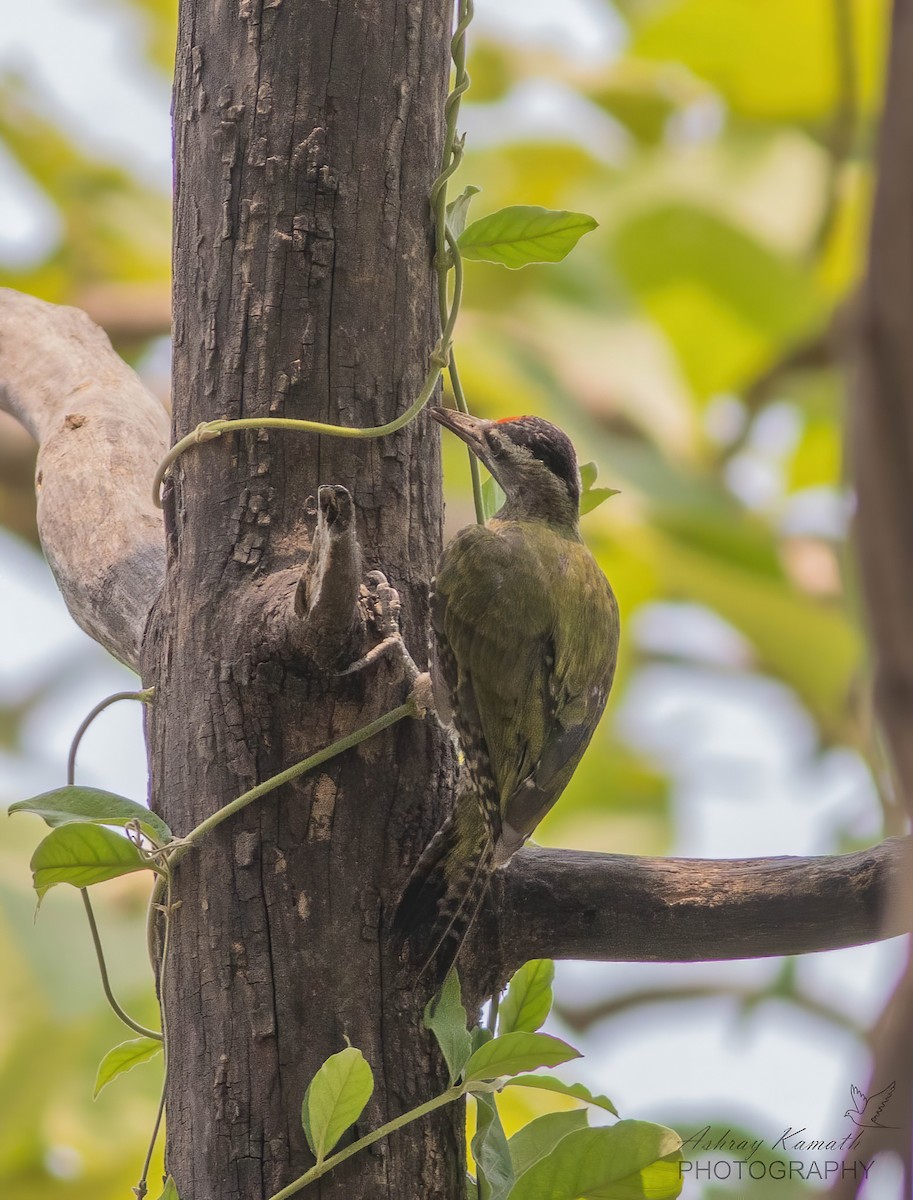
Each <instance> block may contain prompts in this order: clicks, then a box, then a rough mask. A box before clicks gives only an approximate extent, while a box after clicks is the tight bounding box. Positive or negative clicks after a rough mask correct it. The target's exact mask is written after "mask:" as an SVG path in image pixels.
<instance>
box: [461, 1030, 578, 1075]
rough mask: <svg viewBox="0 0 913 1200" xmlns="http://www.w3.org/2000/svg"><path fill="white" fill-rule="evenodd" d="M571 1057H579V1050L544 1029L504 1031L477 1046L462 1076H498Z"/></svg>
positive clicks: (552, 1063) (565, 1060) (513, 1073)
mask: <svg viewBox="0 0 913 1200" xmlns="http://www.w3.org/2000/svg"><path fill="white" fill-rule="evenodd" d="M572 1058H580V1051H579V1050H575V1049H574V1047H573V1046H569V1045H568V1044H567V1042H562V1041H561V1039H560V1038H556V1037H551V1036H550V1035H549V1034H547V1033H505V1034H504V1035H503V1036H501V1037H496V1038H492V1040H491V1041H490V1042H486V1043H485V1045H484V1046H480V1047H479V1049H478V1050H476V1052H475V1053H474V1054H473V1055H472V1057H471V1058H470V1060H469V1062H468V1063H467V1064H466V1068H465V1070H464V1071H463V1078H464V1079H466V1080H471V1079H498V1078H500V1076H502V1075H518V1074H519V1073H520V1072H521V1071H532V1070H535V1068H536V1067H557V1066H558V1064H559V1063H565V1062H569V1061H570V1060H571V1059H572Z"/></svg>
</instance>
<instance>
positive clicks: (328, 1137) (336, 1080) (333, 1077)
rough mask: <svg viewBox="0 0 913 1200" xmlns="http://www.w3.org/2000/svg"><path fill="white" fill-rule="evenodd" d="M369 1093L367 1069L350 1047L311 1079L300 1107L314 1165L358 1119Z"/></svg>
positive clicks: (370, 1080)
mask: <svg viewBox="0 0 913 1200" xmlns="http://www.w3.org/2000/svg"><path fill="white" fill-rule="evenodd" d="M373 1091H374V1076H373V1074H372V1072H371V1068H370V1067H369V1066H368V1063H367V1061H366V1059H365V1057H364V1055H363V1054H362V1052H361V1051H360V1050H356V1049H355V1047H354V1046H347V1047H346V1048H345V1050H340V1052H339V1053H338V1054H333V1055H331V1056H330V1057H329V1058H328V1059H327V1060H326V1062H325V1063H324V1064H323V1066H322V1067H321V1068H320V1070H319V1071H318V1072H317V1074H316V1075H315V1076H314V1078H313V1079H312V1080H311V1083H310V1086H309V1087H308V1090H307V1091H306V1092H305V1094H304V1102H303V1104H302V1106H301V1119H302V1123H303V1125H304V1132H305V1135H306V1136H307V1140H308V1144H309V1145H310V1147H311V1149H312V1150H313V1152H314V1155H315V1157H316V1159H317V1161H318V1162H323V1160H324V1159H325V1158H326V1156H327V1155H328V1154H329V1153H330V1151H331V1150H332V1149H333V1147H334V1146H335V1145H336V1143H337V1142H338V1141H339V1139H340V1138H341V1137H342V1135H343V1134H344V1133H345V1131H346V1130H347V1129H348V1128H349V1126H350V1125H354V1123H355V1122H356V1121H357V1120H358V1118H359V1117H360V1116H361V1114H362V1111H363V1110H364V1107H365V1105H366V1104H367V1103H368V1101H369V1100H370V1099H371V1093H372V1092H373Z"/></svg>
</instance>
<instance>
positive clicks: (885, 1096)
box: [679, 1080, 897, 1183]
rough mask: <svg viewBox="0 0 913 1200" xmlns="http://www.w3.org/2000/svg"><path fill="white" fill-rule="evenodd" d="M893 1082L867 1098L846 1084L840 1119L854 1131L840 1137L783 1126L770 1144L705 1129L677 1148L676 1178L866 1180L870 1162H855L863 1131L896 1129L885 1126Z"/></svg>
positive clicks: (741, 1134) (731, 1131)
mask: <svg viewBox="0 0 913 1200" xmlns="http://www.w3.org/2000/svg"><path fill="white" fill-rule="evenodd" d="M895 1088H896V1081H893V1080H892V1082H891V1083H889V1084H888V1085H887V1086H886V1087H883V1088H881V1090H880V1091H877V1092H872V1094H871V1095H866V1093H865V1092H863V1091H862V1089H861V1088H858V1087H856V1085H855V1084H851V1085H850V1099H851V1100H852V1102H853V1106H852V1108H848V1109H847V1110H846V1112H845V1113H844V1114H843V1115H844V1117H846V1118H848V1119H849V1120H850V1121H851V1122H852V1125H853V1128H852V1129H850V1130H849V1131H848V1132H846V1133H843V1134H842V1135H841V1136H838V1137H834V1136H830V1137H820V1136H818V1137H816V1136H810V1135H809V1131H808V1128H807V1127H806V1126H804V1125H802V1126H792V1125H787V1126H786V1128H785V1129H784V1130H783V1132H782V1133H781V1134H780V1136H779V1137H777V1138H775V1139H771V1140H770V1141H769V1142H768V1141H765V1139H764V1138H761V1137H753V1136H749V1135H748V1134H746V1133H745V1132H743V1131H740V1130H734V1129H732V1128H728V1129H714V1128H713V1127H712V1126H711V1125H705V1126H703V1128H701V1129H698V1130H696V1131H695V1132H694V1133H692V1134H691V1135H690V1136H689V1137H686V1138H685V1139H684V1141H683V1143H682V1156H683V1157H682V1161H681V1162H680V1163H679V1174H680V1177H681V1178H682V1179H683V1180H684V1179H694V1180H705V1181H707V1180H715V1181H725V1180H748V1179H751V1180H761V1179H768V1180H773V1181H780V1180H782V1181H784V1182H789V1181H793V1182H795V1181H802V1182H804V1183H808V1182H815V1181H818V1182H822V1183H835V1182H836V1181H837V1180H839V1179H856V1180H857V1181H858V1182H859V1183H861V1182H862V1181H863V1180H864V1179H868V1178H869V1172H870V1171H871V1169H872V1166H873V1164H874V1162H875V1159H874V1157H872V1158H870V1159H865V1158H857V1157H856V1156H855V1153H854V1152H855V1151H856V1150H858V1149H859V1148H860V1146H861V1144H862V1141H863V1138H864V1137H865V1136H866V1131H867V1130H890V1129H895V1128H897V1127H896V1126H893V1125H889V1124H887V1122H886V1121H885V1110H886V1109H887V1107H888V1105H889V1104H890V1102H891V1098H892V1097H893V1095H894V1091H895Z"/></svg>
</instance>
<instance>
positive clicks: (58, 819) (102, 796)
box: [9, 786, 171, 846]
mask: <svg viewBox="0 0 913 1200" xmlns="http://www.w3.org/2000/svg"><path fill="white" fill-rule="evenodd" d="M9 812H10V813H17V812H28V813H34V814H35V815H36V816H38V817H41V818H42V820H43V821H44V822H45V823H46V824H48V825H50V826H51V828H52V829H56V828H57V827H58V826H60V825H68V824H71V823H72V822H76V821H83V822H86V821H88V822H90V823H93V824H96V825H128V824H129V823H130V822H131V821H138V822H139V826H140V828H141V829H142V831H143V833H145V834H146V836H147V837H149V838H150V839H151V840H152V841H154V842H156V843H157V844H158V845H160V846H163V845H164V844H165V842H167V841H170V840H171V830H170V829H169V828H168V826H167V825H166V824H165V822H164V821H163V820H162V818H161V817H157V816H156V815H155V813H154V812H150V811H149V809H148V808H146V806H145V805H143V804H137V803H136V801H135V800H128V799H127V797H126V796H118V795H117V794H116V793H115V792H105V791H103V790H102V789H101V788H87V787H76V786H73V787H62V788H56V789H55V790H54V791H53V792H42V794H41V795H40V796H32V798H31V799H30V800H19V801H17V802H16V803H15V804H11V805H10V806H9Z"/></svg>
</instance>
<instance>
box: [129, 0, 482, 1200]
mask: <svg viewBox="0 0 913 1200" xmlns="http://www.w3.org/2000/svg"><path fill="white" fill-rule="evenodd" d="M449 34H450V10H449V6H448V4H447V3H446V0H358V2H357V3H352V2H351V0H321V2H318V0H309V2H308V3H302V2H295V0H239V2H237V3H232V4H226V3H224V2H223V0H183V2H182V4H181V11H180V28H179V35H178V51H177V72H176V83H175V92H174V138H175V153H176V197H175V249H174V355H175V361H174V389H173V394H174V434H175V436H180V435H183V434H185V433H187V432H188V431H190V430H192V429H193V428H194V427H195V426H196V425H197V424H198V423H199V422H202V421H205V420H212V419H215V418H219V417H253V416H267V415H272V416H276V415H284V416H290V417H299V418H308V419H316V420H321V421H329V422H333V423H341V424H348V425H364V426H367V425H375V424H380V423H382V422H385V421H388V420H390V419H391V418H392V417H394V416H395V415H397V414H398V413H400V412H402V410H403V409H404V408H405V407H406V406H407V405H408V404H409V402H410V401H411V400H412V399H413V398H414V396H415V394H416V392H417V390H418V389H419V387H420V385H421V381H422V378H423V376H424V373H425V370H426V367H427V363H428V356H429V352H430V350H431V347H432V346H433V344H434V341H435V337H436V334H437V320H438V317H437V308H436V303H435V299H434V284H433V274H432V255H433V239H432V226H431V220H430V212H429V204H428V193H429V189H430V186H431V183H432V181H433V179H434V176H435V175H436V173H437V170H438V164H439V159H440V152H441V138H442V106H443V100H444V96H445V94H446V86H447V78H448V64H449V58H448V44H449ZM429 425H430V422H429V421H428V420H427V418H426V417H425V416H424V415H423V416H422V417H421V418H420V419H419V420H418V421H417V422H415V423H414V424H413V425H411V426H410V427H409V428H407V429H405V430H403V431H402V432H401V433H399V434H398V435H396V436H395V437H391V438H387V439H384V440H383V441H369V442H353V441H343V440H338V439H332V438H322V439H318V438H315V437H310V436H308V435H301V434H297V433H287V432H284V431H270V432H268V433H267V432H249V433H244V434H241V435H233V436H226V437H223V438H221V439H220V440H218V441H214V442H209V443H206V444H205V445H201V446H199V447H195V448H193V449H192V450H191V451H190V452H188V453H187V454H185V455H184V456H183V457H182V458H181V459H180V460H179V463H178V465H177V468H176V470H175V472H174V482H173V485H172V486H170V488H169V492H168V495H167V496H166V523H167V528H168V538H169V562H168V574H167V583H166V587H165V591H164V595H163V598H162V600H161V602H160V604H159V606H158V609H157V611H156V613H155V615H154V618H153V622H152V626H151V631H150V636H149V637H147V639H146V652H145V653H146V661H145V671H144V682H145V683H146V684H155V685H156V688H157V689H158V691H157V703H156V705H155V712H154V713H153V714H151V716H150V728H149V735H150V742H149V744H150V758H151V773H152V792H153V803H154V806H155V807H156V808H157V809H158V810H159V811H161V812H162V813H163V814H164V816H165V817H166V819H167V820H168V821H169V823H170V824H171V826H172V828H174V829H175V831H177V832H179V833H180V832H186V831H187V830H188V829H189V828H190V827H192V826H193V825H194V824H196V823H197V822H199V821H200V820H201V819H202V818H203V817H205V816H206V815H208V814H209V813H211V812H213V811H214V810H215V809H216V808H218V807H219V806H221V805H222V804H224V803H226V802H227V801H228V800H230V799H232V798H233V797H234V796H236V795H238V794H239V793H240V792H241V791H243V790H245V789H246V788H248V787H250V786H251V785H252V784H254V783H255V782H258V781H260V780H263V779H266V778H268V777H269V776H271V775H273V774H275V773H277V772H278V771H279V770H281V769H283V768H284V767H286V766H289V765H290V764H291V763H293V762H295V761H297V760H299V759H301V758H303V757H305V756H306V755H307V754H309V753H310V752H312V751H314V750H315V749H319V748H320V747H322V746H324V745H326V744H327V743H329V742H330V741H332V740H334V739H336V738H338V737H340V736H342V735H343V734H345V733H347V732H349V731H351V730H352V729H354V728H356V727H357V726H359V725H361V724H364V723H366V722H367V721H369V720H371V719H373V718H374V717H376V716H378V715H379V714H381V713H382V712H385V711H387V710H388V709H390V708H392V707H394V706H395V705H397V704H399V703H401V702H402V700H403V699H404V692H405V685H404V683H403V682H402V679H401V678H400V677H399V676H398V674H397V672H396V671H395V670H394V669H392V668H391V667H389V666H385V665H383V664H382V665H380V666H378V667H376V668H372V669H370V670H367V671H364V672H362V673H361V674H359V675H357V676H354V677H348V678H345V679H340V678H333V677H330V678H321V677H320V676H319V675H318V674H317V673H316V672H313V671H303V670H301V669H300V668H298V667H296V666H295V664H294V663H293V662H290V661H289V660H288V659H287V658H286V657H285V656H284V655H283V654H281V653H278V652H277V651H276V650H275V648H274V646H273V644H272V643H270V642H269V641H268V639H267V638H266V637H265V635H264V630H265V629H266V626H267V624H268V621H267V617H266V615H265V614H263V613H261V612H260V611H259V610H260V608H261V606H262V607H268V605H269V604H271V603H272V602H273V599H274V598H275V595H276V594H277V593H276V591H275V587H274V585H275V584H276V581H277V580H279V581H280V582H281V581H282V580H283V579H286V578H288V579H290V580H291V582H290V583H289V585H288V587H287V588H286V592H287V593H288V595H291V590H290V589H292V586H293V582H294V580H295V579H296V578H297V574H298V572H300V570H301V568H302V566H303V564H304V562H305V560H306V556H307V547H308V542H309V539H310V537H311V535H312V531H313V517H312V516H311V515H309V514H310V513H311V512H312V511H313V503H312V502H311V501H310V500H309V498H310V497H313V496H314V495H315V494H316V491H317V487H318V484H321V483H339V484H344V485H345V486H346V487H348V488H349V490H350V491H351V492H352V495H353V497H354V500H355V505H356V510H357V517H358V529H359V537H360V541H361V544H362V547H363V550H364V558H365V562H364V570H365V571H367V570H370V569H371V568H380V569H382V570H383V571H384V572H385V573H386V574H387V575H388V577H389V579H390V582H391V583H392V584H393V585H394V586H395V587H397V588H398V589H399V591H400V595H401V597H402V600H403V618H404V620H403V630H404V634H405V637H406V640H407V644H409V645H410V647H411V648H412V649H413V651H414V652H415V654H416V657H417V658H418V659H419V661H421V659H422V658H423V657H424V652H425V650H424V648H425V641H426V635H425V629H426V609H427V583H428V580H429V578H430V576H431V574H432V572H433V565H434V562H435V559H436V556H437V554H438V551H439V548H440V537H441V507H442V506H441V488H440V465H439V459H438V451H437V441H436V437H435V436H434V434H433V433H432V431H431V430H430V429H429ZM282 572H285V573H286V574H285V575H282V574H281V573H282ZM280 592H281V588H280ZM270 619H272V618H270ZM451 766H452V764H451V761H450V752H449V749H448V747H447V745H446V741H445V739H444V738H443V737H442V736H441V734H440V733H439V732H438V731H437V730H436V729H435V728H434V727H433V725H432V724H431V723H430V722H425V723H424V724H421V723H419V722H417V721H405V722H403V723H401V724H400V725H397V726H395V727H394V728H393V729H392V730H389V731H387V733H385V734H383V735H381V736H380V737H378V738H376V739H375V740H373V741H371V742H369V743H366V744H364V745H362V746H360V747H358V748H357V749H356V750H354V751H350V752H349V753H348V754H346V755H344V756H343V757H340V758H339V759H336V760H334V761H332V762H330V763H328V764H327V765H326V766H325V767H323V768H321V769H320V770H319V771H318V772H316V773H315V774H313V775H309V776H305V777H303V778H302V779H301V780H300V781H299V782H297V783H295V784H293V785H289V786H286V787H285V788H283V789H281V790H280V791H279V792H277V793H274V794H271V795H269V796H268V797H266V798H265V799H264V800H262V801H260V802H258V803H257V804H255V805H254V806H252V807H250V808H248V809H246V810H245V811H244V812H243V813H241V814H239V815H238V816H237V817H236V818H233V819H231V820H230V821H229V822H228V823H226V824H225V825H223V826H221V827H220V828H219V829H218V830H216V831H215V833H214V834H213V835H212V836H210V838H209V839H208V840H207V841H206V843H205V844H204V845H203V846H202V847H201V849H200V850H199V851H194V852H193V853H191V854H190V855H188V856H187V857H186V858H185V859H184V861H183V862H182V864H181V866H180V868H179V870H178V878H177V884H176V894H177V896H178V897H179V899H180V901H181V906H180V908H179V909H177V911H176V912H175V914H174V920H173V933H172V943H171V952H170V954H169V963H168V967H167V974H166V982H165V987H164V1005H165V1010H166V1015H167V1024H168V1035H169V1046H170V1055H169V1057H170V1072H169V1084H168V1109H167V1113H168V1149H167V1154H168V1160H167V1161H168V1169H169V1171H170V1172H171V1173H172V1174H173V1175H174V1177H175V1180H176V1183H177V1186H178V1189H179V1192H180V1195H181V1197H182V1200H233V1198H235V1197H237V1198H238V1200H242V1198H243V1200H259V1198H260V1197H268V1196H270V1195H271V1194H272V1193H273V1192H275V1191H276V1190H278V1189H279V1188H280V1187H282V1186H284V1185H285V1184H287V1183H289V1182H290V1181H291V1179H292V1178H294V1177H295V1176H296V1175H298V1174H300V1173H301V1172H302V1171H303V1170H304V1169H306V1167H307V1166H308V1165H309V1164H310V1162H311V1161H312V1160H311V1159H310V1157H309V1152H308V1150H307V1147H306V1143H305V1139H304V1135H303V1132H302V1128H301V1121H300V1109H301V1101H302V1097H303V1094H304V1090H305V1087H306V1085H307V1083H308V1081H309V1079H310V1078H311V1076H312V1075H313V1073H314V1071H315V1070H316V1069H317V1067H318V1066H319V1064H320V1063H321V1062H322V1061H323V1060H324V1059H325V1058H326V1057H327V1056H328V1055H329V1054H331V1053H334V1052H335V1051H338V1050H340V1049H342V1048H343V1047H344V1045H345V1038H349V1039H351V1042H352V1044H354V1045H356V1046H358V1047H360V1048H361V1049H362V1050H363V1051H364V1053H365V1055H366V1057H367V1058H368V1060H369V1061H370V1063H371V1064H372V1066H373V1068H374V1073H375V1081H376V1090H375V1094H374V1097H373V1099H372V1101H371V1103H370V1104H369V1106H368V1108H367V1110H366V1112H365V1114H364V1118H363V1120H364V1124H363V1125H361V1126H360V1128H361V1131H362V1132H364V1131H365V1130H366V1129H367V1128H369V1127H374V1126H375V1125H376V1124H379V1123H380V1122H382V1121H383V1120H385V1119H387V1118H389V1117H390V1116H393V1115H396V1114H398V1113H399V1112H401V1111H403V1110H404V1109H406V1108H408V1107H410V1106H411V1105H412V1104H414V1103H417V1102H419V1101H420V1100H421V1099H424V1098H427V1097H428V1096H429V1095H431V1094H432V1090H433V1089H434V1087H435V1086H436V1085H437V1084H438V1083H440V1082H441V1081H440V1079H439V1078H438V1077H437V1074H436V1072H437V1070H438V1067H437V1066H436V1064H435V1062H434V1061H432V1058H431V1055H430V1048H429V1046H428V1042H427V1038H426V1036H425V1035H424V1033H423V1031H422V1030H421V1026H420V1012H419V1011H418V1009H417V1008H416V1004H415V1001H413V1000H412V999H411V998H410V997H409V996H408V995H404V994H403V993H399V992H397V991H396V990H395V988H394V986H393V982H392V980H391V978H390V975H391V972H390V970H389V963H387V964H385V962H384V958H383V954H382V946H381V939H380V930H381V922H382V911H383V906H384V905H385V904H386V905H387V906H388V907H389V904H390V902H391V900H392V899H393V898H394V897H395V895H396V893H397V890H398V888H399V887H400V886H401V884H402V882H403V878H404V875H405V873H406V871H407V868H408V864H409V863H410V862H411V861H413V860H414V857H415V855H416V853H417V852H418V849H419V847H420V845H421V843H422V842H423V840H424V839H425V838H426V837H427V836H428V834H429V833H430V831H431V829H432V827H433V826H434V825H435V824H436V822H437V821H438V819H439V818H440V814H441V810H442V808H444V807H445V806H446V804H447V802H448V797H449V788H450V786H451V776H452V770H451ZM460 1121H461V1115H460V1114H459V1113H458V1112H456V1111H451V1110H450V1109H445V1110H443V1111H442V1112H441V1113H439V1114H437V1115H436V1117H435V1118H434V1119H432V1120H429V1121H427V1122H423V1123H422V1124H421V1125H419V1126H416V1127H415V1132H413V1131H412V1130H409V1131H406V1132H404V1133H401V1134H398V1135H395V1140H392V1141H391V1143H390V1144H389V1145H387V1144H386V1143H380V1144H379V1145H378V1146H376V1147H375V1148H374V1149H373V1152H369V1153H368V1154H366V1155H362V1156H358V1157H356V1158H355V1159H353V1160H351V1161H350V1162H349V1163H346V1164H345V1165H344V1166H343V1167H341V1168H339V1169H338V1170H337V1171H336V1172H334V1173H332V1174H331V1175H330V1176H328V1177H326V1178H325V1179H323V1180H322V1181H321V1182H320V1184H319V1185H317V1186H315V1187H314V1188H313V1189H312V1191H311V1192H310V1193H309V1194H310V1195H315V1196H316V1195H319V1196H321V1197H324V1198H327V1197H346V1198H347V1200H356V1198H359V1197H365V1198H368V1197H370V1198H371V1200H375V1198H377V1197H381V1196H389V1197H396V1200H406V1198H410V1197H416V1198H417V1197H422V1198H423V1200H425V1198H428V1200H430V1198H432V1197H448V1198H449V1197H454V1196H457V1195H459V1194H461V1188H462V1183H461V1178H462V1175H463V1167H462V1147H461V1140H462V1135H461V1132H460V1128H459V1126H460Z"/></svg>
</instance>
